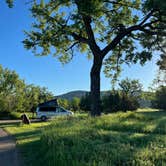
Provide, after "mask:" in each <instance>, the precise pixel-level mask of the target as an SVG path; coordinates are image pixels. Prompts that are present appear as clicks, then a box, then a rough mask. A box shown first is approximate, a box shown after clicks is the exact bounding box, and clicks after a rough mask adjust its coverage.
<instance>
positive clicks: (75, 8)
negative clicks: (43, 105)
mask: <svg viewBox="0 0 166 166" xmlns="http://www.w3.org/2000/svg"><path fill="white" fill-rule="evenodd" d="M7 1H8V2H9V4H10V5H11V2H12V0H7ZM31 12H32V16H33V17H34V18H35V22H34V24H33V28H32V30H31V31H29V32H26V35H27V37H26V39H25V40H24V45H25V47H26V48H27V49H32V50H33V51H34V52H35V53H36V54H37V55H48V54H51V53H53V55H55V56H57V57H58V58H59V60H60V61H62V62H63V63H65V62H68V61H70V60H71V59H72V58H73V55H74V54H77V53H78V52H84V53H86V54H87V55H91V56H92V58H93V65H92V68H91V72H90V77H91V85H90V90H91V101H92V106H91V114H92V115H93V116H95V115H100V111H101V104H100V73H101V68H102V64H103V62H104V61H105V63H106V70H110V69H112V68H113V69H115V68H116V66H115V64H121V63H123V62H126V63H136V62H138V61H139V62H140V63H141V64H144V63H145V62H146V61H147V60H150V59H151V58H152V52H153V51H154V50H161V48H162V49H164V46H165V42H166V40H165V36H166V1H165V0H41V1H36V0H34V1H32V6H31ZM110 64H111V66H110Z"/></svg>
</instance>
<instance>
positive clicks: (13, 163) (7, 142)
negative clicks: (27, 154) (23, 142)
mask: <svg viewBox="0 0 166 166" xmlns="http://www.w3.org/2000/svg"><path fill="white" fill-rule="evenodd" d="M0 166H20V164H19V162H18V153H17V150H16V144H15V141H14V140H13V138H12V137H11V136H10V135H8V134H7V133H6V132H5V131H4V130H3V129H1V128H0Z"/></svg>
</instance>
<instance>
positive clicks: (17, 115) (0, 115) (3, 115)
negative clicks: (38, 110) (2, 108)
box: [0, 112, 36, 120]
mask: <svg viewBox="0 0 166 166" xmlns="http://www.w3.org/2000/svg"><path fill="white" fill-rule="evenodd" d="M22 114H24V112H0V120H1V119H2V120H3V119H12V120H14V119H21V115H22ZM25 114H26V115H27V116H28V117H29V118H30V119H33V118H35V117H36V114H34V115H33V113H31V112H25Z"/></svg>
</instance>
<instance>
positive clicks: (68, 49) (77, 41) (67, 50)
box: [65, 41, 79, 52]
mask: <svg viewBox="0 0 166 166" xmlns="http://www.w3.org/2000/svg"><path fill="white" fill-rule="evenodd" d="M78 43H79V42H78V41H77V42H75V43H73V44H72V45H71V46H70V47H69V48H68V49H66V50H65V51H66V52H67V51H69V50H71V49H72V48H73V47H74V46H75V45H77V44H78Z"/></svg>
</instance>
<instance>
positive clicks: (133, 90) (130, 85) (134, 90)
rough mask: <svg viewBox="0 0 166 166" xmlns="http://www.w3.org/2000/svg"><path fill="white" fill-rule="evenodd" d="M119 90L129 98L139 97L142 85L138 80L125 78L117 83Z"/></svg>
mask: <svg viewBox="0 0 166 166" xmlns="http://www.w3.org/2000/svg"><path fill="white" fill-rule="evenodd" d="M119 86H120V90H121V91H122V93H123V94H125V95H126V96H129V97H139V96H140V95H141V92H142V84H141V83H140V82H139V80H131V79H129V78H126V79H124V80H122V81H121V82H120V83H119Z"/></svg>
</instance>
